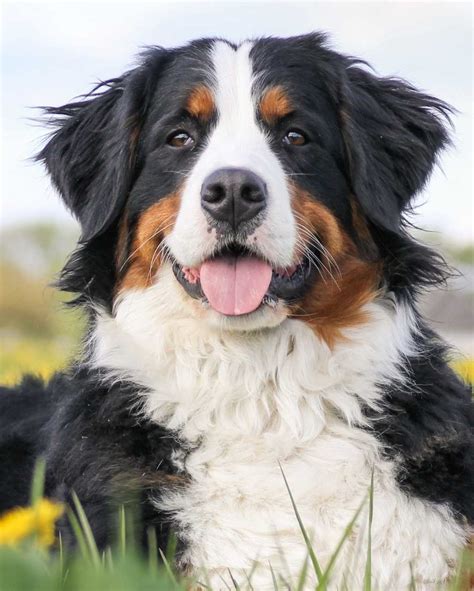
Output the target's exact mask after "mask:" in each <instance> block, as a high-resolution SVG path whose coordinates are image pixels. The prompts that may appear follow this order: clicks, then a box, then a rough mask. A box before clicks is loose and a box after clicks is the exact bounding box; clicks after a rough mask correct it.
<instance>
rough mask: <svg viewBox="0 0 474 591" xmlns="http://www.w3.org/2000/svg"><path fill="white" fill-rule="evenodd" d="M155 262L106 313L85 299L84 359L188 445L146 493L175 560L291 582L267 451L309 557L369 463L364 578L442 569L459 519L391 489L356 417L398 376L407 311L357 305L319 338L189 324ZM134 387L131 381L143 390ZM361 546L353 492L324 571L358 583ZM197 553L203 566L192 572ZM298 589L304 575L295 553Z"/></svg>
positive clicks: (291, 560)
mask: <svg viewBox="0 0 474 591" xmlns="http://www.w3.org/2000/svg"><path fill="white" fill-rule="evenodd" d="M188 299H189V298H188V296H186V295H185V294H184V291H183V290H182V288H181V287H180V286H179V285H178V283H177V282H176V280H175V278H174V276H173V273H172V271H171V269H170V268H169V267H168V266H167V265H165V266H163V267H162V269H161V270H160V272H159V275H158V278H157V281H156V284H155V285H153V286H152V287H150V288H148V289H146V290H144V291H134V292H133V291H130V292H127V293H125V294H122V296H121V297H120V299H119V301H118V302H117V304H116V309H115V315H114V317H112V316H109V315H108V314H106V313H105V312H100V313H99V315H98V318H97V325H96V329H95V333H94V340H93V343H92V351H93V354H92V360H91V363H92V364H93V365H94V366H96V367H100V368H105V369H106V372H107V376H108V377H107V379H131V380H133V381H134V382H136V383H137V384H138V385H140V386H142V387H143V395H142V400H141V405H142V412H144V413H145V414H146V415H147V416H148V417H149V418H151V419H152V420H154V421H156V422H157V423H159V424H160V425H164V426H165V427H168V428H170V429H174V430H176V431H177V432H178V433H179V435H180V437H181V438H182V439H183V440H185V441H187V442H188V444H189V447H190V452H189V453H188V454H187V455H182V456H180V457H178V456H177V457H175V458H174V460H175V462H176V465H177V466H180V467H182V468H184V469H185V470H186V472H187V473H188V474H189V475H190V476H191V479H192V480H191V484H190V485H189V486H188V487H187V488H186V489H185V490H184V491H182V492H176V493H174V494H170V495H169V496H166V497H165V498H164V499H160V500H158V499H156V501H155V502H156V505H157V507H159V508H160V509H162V510H163V509H165V510H168V511H170V512H171V513H173V515H174V517H175V519H176V521H177V523H178V526H180V528H181V531H182V532H184V535H185V536H186V539H187V542H188V546H187V550H186V554H185V556H184V558H183V560H184V561H185V562H187V563H188V564H190V565H191V566H192V569H193V571H194V572H195V573H197V574H198V575H200V576H201V577H202V580H203V581H204V582H209V583H210V584H211V585H212V588H213V589H227V588H233V584H232V581H231V579H230V575H229V569H230V571H231V572H232V575H233V577H234V578H235V580H236V581H237V582H238V583H239V584H240V586H241V587H240V588H242V589H245V588H246V573H247V574H248V573H249V572H250V571H251V570H252V568H253V565H254V562H255V561H256V562H257V565H256V567H255V570H254V573H253V577H252V585H253V588H254V589H256V590H259V591H264V590H266V589H273V583H272V577H271V570H270V568H269V565H270V564H271V566H272V568H273V571H274V572H275V573H276V576H277V578H278V577H280V578H281V579H282V580H284V581H287V582H288V583H289V584H290V585H292V587H294V585H295V582H296V580H297V579H298V574H299V572H300V569H301V568H302V565H303V563H304V560H305V558H306V554H307V553H306V548H305V544H304V541H303V538H302V535H301V532H300V530H299V526H298V523H297V520H296V517H295V514H294V512H293V509H292V506H291V503H290V499H289V495H288V493H287V491H286V488H285V485H284V482H283V478H282V475H281V472H280V467H279V464H281V466H282V468H283V470H284V472H285V474H286V477H287V479H288V482H289V485H290V488H291V490H292V493H293V496H294V498H295V501H296V504H297V507H298V509H299V512H300V514H301V517H302V519H303V522H304V523H305V525H306V527H307V529H308V532H309V533H310V535H311V537H312V540H313V545H314V549H315V552H316V554H317V556H318V559H319V561H320V562H321V564H322V565H323V567H324V566H325V565H326V564H327V562H328V560H329V558H330V556H331V554H332V553H333V551H334V550H335V547H336V545H337V543H338V541H339V539H340V538H341V536H342V534H343V531H344V528H345V526H346V525H347V524H348V523H349V521H350V520H351V518H352V517H353V515H354V514H355V512H356V510H357V508H358V507H359V506H360V505H361V504H362V503H363V502H364V498H366V495H367V492H368V489H369V484H370V479H371V474H372V470H373V476H374V520H373V526H372V547H373V555H372V573H373V578H374V581H373V587H372V588H374V589H378V590H390V591H392V590H398V589H400V590H401V589H406V588H408V585H409V583H410V578H411V574H410V570H411V569H412V571H413V573H414V576H415V580H416V583H417V589H426V590H427V589H434V588H435V586H436V583H439V582H440V581H443V580H445V579H446V578H447V577H448V575H449V574H450V566H451V565H452V563H453V562H454V561H455V559H456V556H457V552H458V550H459V549H460V547H461V545H462V543H463V535H464V533H463V531H462V529H461V527H460V526H458V525H457V524H456V522H455V521H454V519H453V518H452V516H451V515H450V512H449V511H448V509H447V508H446V507H443V506H435V505H431V504H429V503H427V502H423V501H421V500H418V499H416V498H412V497H408V496H406V495H405V494H403V493H402V492H401V491H400V490H399V488H398V486H397V484H396V482H395V478H394V471H395V468H396V466H395V464H394V463H393V462H389V461H387V460H385V459H383V458H382V457H381V454H380V447H379V444H378V442H377V440H376V439H375V437H373V436H372V435H371V434H370V433H369V432H368V431H364V430H363V429H361V426H362V425H363V424H364V416H363V413H362V410H361V404H362V403H365V404H368V405H371V406H377V405H378V404H379V403H380V390H379V387H378V386H377V385H376V384H381V385H382V386H383V384H384V383H385V382H386V381H387V380H394V379H395V380H396V379H401V377H400V372H399V369H398V368H399V364H400V363H403V355H406V354H408V353H410V352H413V343H412V337H411V334H412V332H413V331H414V330H416V327H415V326H414V320H413V317H412V315H411V313H410V311H409V310H408V309H406V308H404V307H402V306H395V305H394V304H390V303H389V302H388V301H387V302H377V303H372V304H369V305H368V306H367V312H369V314H370V321H369V322H367V324H366V325H365V326H361V327H359V328H357V329H350V330H347V331H346V334H345V336H346V337H347V339H346V340H344V341H341V342H340V343H339V344H338V345H336V346H335V348H334V349H333V350H330V349H329V348H328V346H327V345H326V344H325V343H324V342H322V341H321V340H319V339H318V338H317V337H316V336H315V334H314V333H313V332H312V331H311V330H310V328H309V327H308V326H307V325H306V324H305V323H304V322H302V321H299V320H290V319H287V320H284V321H283V322H281V323H280V324H279V325H278V326H276V327H272V328H267V329H262V330H258V331H253V332H251V331H249V332H246V333H242V332H232V331H225V330H222V329H218V328H215V327H213V326H212V325H210V324H209V323H206V322H202V318H201V317H200V316H199V310H198V311H197V312H196V311H195V310H193V309H192V307H190V306H189V303H188V302H187V300H188ZM145 389H146V390H145ZM366 547H367V505H366V504H365V505H364V509H363V510H362V512H361V514H360V517H359V519H358V522H357V525H356V528H355V530H354V532H353V534H352V535H351V536H350V537H349V539H348V540H347V542H346V544H345V545H344V546H343V549H342V551H341V554H340V556H339V558H338V560H337V562H336V564H335V567H334V572H333V577H332V580H331V581H332V582H331V585H332V587H333V588H342V586H343V580H344V577H345V576H347V577H348V584H347V585H348V586H347V588H348V589H360V588H362V583H363V573H364V567H365V559H366ZM201 567H203V568H204V569H205V571H204V570H201ZM309 573H310V574H309V576H308V581H307V584H306V586H305V589H314V584H315V576H314V574H313V572H312V568H311V566H310V567H309Z"/></svg>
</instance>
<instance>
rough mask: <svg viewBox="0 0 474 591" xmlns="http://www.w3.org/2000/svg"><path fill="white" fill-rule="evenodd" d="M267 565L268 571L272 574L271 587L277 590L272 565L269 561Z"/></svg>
mask: <svg viewBox="0 0 474 591" xmlns="http://www.w3.org/2000/svg"><path fill="white" fill-rule="evenodd" d="M268 566H269V567H270V572H271V574H272V581H273V589H274V590H275V591H278V583H277V580H276V577H275V572H274V571H273V567H272V565H271V563H268Z"/></svg>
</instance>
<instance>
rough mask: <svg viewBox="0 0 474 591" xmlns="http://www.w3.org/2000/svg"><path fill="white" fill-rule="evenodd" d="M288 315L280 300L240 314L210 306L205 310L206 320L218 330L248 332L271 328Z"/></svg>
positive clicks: (204, 316)
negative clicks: (231, 313) (218, 310)
mask: <svg viewBox="0 0 474 591" xmlns="http://www.w3.org/2000/svg"><path fill="white" fill-rule="evenodd" d="M287 316H288V309H287V307H286V306H285V305H284V304H283V303H282V302H278V304H277V305H276V306H275V307H272V308H270V307H268V306H266V305H262V306H260V307H259V308H258V309H257V310H255V311H254V312H250V313H249V314H241V315H239V316H227V315H225V314H221V313H220V312H216V311H215V310H213V309H212V308H210V307H207V308H206V309H205V311H204V314H203V318H204V319H205V322H207V323H208V324H209V326H212V327H213V328H216V329H218V330H225V331H236V332H246V331H247V332H248V331H255V330H263V329H270V328H274V327H276V326H278V325H280V324H281V323H282V322H283V321H284V320H285V319H286V318H287Z"/></svg>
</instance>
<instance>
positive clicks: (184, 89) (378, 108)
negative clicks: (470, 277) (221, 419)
mask: <svg viewBox="0 0 474 591" xmlns="http://www.w3.org/2000/svg"><path fill="white" fill-rule="evenodd" d="M448 111H449V109H448V107H447V106H446V105H445V104H444V103H442V102H440V101H438V100H436V99H434V98H432V97H430V96H427V95H425V94H422V93H420V92H418V91H417V90H415V89H414V88H413V87H411V86H409V85H408V84H407V83H405V82H403V81H400V80H395V79H388V78H378V77H376V76H374V75H373V74H372V73H370V72H369V71H368V70H367V69H366V68H364V67H363V66H362V65H361V64H360V63H359V62H357V61H356V60H354V59H352V58H348V57H345V56H342V55H340V54H338V53H335V52H333V51H331V50H330V49H328V48H327V47H326V46H325V43H324V37H323V36H322V35H319V34H313V35H307V36H302V37H295V38H290V39H274V38H270V39H261V40H257V41H254V42H246V43H243V44H242V45H240V46H238V47H237V46H235V45H232V44H231V43H228V42H226V41H223V40H201V41H197V42H194V43H192V44H190V45H188V46H186V47H184V48H180V49H175V50H166V49H161V48H153V49H150V50H149V51H147V53H146V54H145V55H144V56H143V57H142V61H141V64H140V65H139V66H138V67H137V68H136V69H134V70H132V71H130V72H128V73H126V74H125V75H123V76H121V77H120V78H117V79H114V80H111V81H109V82H107V83H105V85H102V87H101V89H100V90H99V91H97V92H96V93H95V94H92V95H90V96H88V97H86V98H85V99H84V100H83V101H79V102H76V103H71V104H69V105H65V106H63V107H60V108H55V109H50V110H49V113H50V114H51V115H52V116H53V117H54V120H55V122H56V124H57V129H56V131H55V132H54V134H53V136H52V137H51V139H50V140H49V142H48V144H47V145H46V146H45V148H44V149H43V150H42V152H41V154H40V158H41V159H42V160H44V162H45V163H46V166H47V168H48V170H49V172H50V174H51V176H52V179H53V182H54V184H55V186H56V187H57V188H58V190H59V192H60V194H61V195H62V197H63V199H64V201H65V202H66V204H67V205H68V207H69V208H70V209H71V210H72V212H73V213H74V214H75V215H76V216H77V217H78V219H79V221H80V223H81V227H82V237H81V245H80V248H79V250H78V251H76V254H75V255H74V256H73V258H72V259H71V261H70V262H69V264H68V265H67V267H66V270H65V274H64V277H63V284H64V285H65V288H66V289H69V290H71V291H78V292H80V294H81V295H82V299H83V301H92V302H100V303H101V304H102V305H106V306H108V307H109V308H110V309H113V304H114V302H115V301H116V300H117V299H120V298H121V297H123V295H124V294H127V293H128V292H129V291H136V290H147V289H153V288H154V287H156V285H157V284H159V282H160V281H166V282H168V283H169V282H170V280H171V279H170V278H172V284H173V286H174V288H175V289H176V291H175V295H176V298H178V299H179V302H180V305H181V306H183V307H184V308H186V311H187V312H186V313H189V314H193V315H195V316H198V317H199V318H202V319H203V321H204V322H207V323H211V324H214V325H217V326H220V327H222V328H225V329H255V328H261V327H268V326H274V325H276V324H278V323H280V322H282V321H283V320H284V319H285V318H287V317H301V318H303V319H306V320H307V321H308V322H310V323H311V324H312V325H313V326H314V328H315V329H317V330H318V331H319V332H320V333H321V334H322V335H323V336H324V337H325V338H326V339H327V340H331V339H333V338H334V337H335V336H337V334H338V332H339V331H340V330H341V329H342V328H344V327H345V326H348V325H351V324H354V323H357V322H360V321H361V319H362V318H363V313H362V309H363V307H364V303H366V302H368V301H370V300H372V299H373V298H375V297H376V296H377V294H379V293H380V291H381V290H386V289H390V290H395V291H396V290H397V289H398V290H399V292H400V293H403V292H404V290H405V291H406V290H407V289H408V287H409V286H410V285H411V284H414V283H423V281H425V282H426V281H429V278H430V277H432V276H433V275H436V270H435V265H434V264H433V262H432V258H430V255H429V254H426V252H425V253H424V254H420V251H416V252H417V253H418V254H417V255H415V254H414V252H415V250H414V249H413V248H410V247H409V245H410V244H412V243H411V242H410V241H409V239H408V237H407V235H406V233H405V231H404V229H403V213H404V212H405V211H406V210H407V208H408V207H409V205H410V201H411V199H412V198H413V196H414V195H415V194H416V193H417V192H418V191H419V190H420V189H421V188H422V187H423V186H424V184H425V182H426V180H427V178H428V176H429V174H430V172H431V170H432V167H433V165H434V163H435V159H436V156H437V153H438V151H439V150H440V149H441V148H442V147H443V146H444V145H445V144H446V143H447V141H448V138H447V133H446V130H445V127H444V125H443V122H442V119H443V118H444V117H445V116H446V115H447V113H448ZM410 273H411V274H412V276H411V277H409V278H407V274H410ZM414 273H415V274H416V275H417V276H416V277H415V276H414V275H413V274H414ZM427 278H428V279H427ZM168 292H169V290H168ZM168 292H167V293H168ZM157 293H158V292H157ZM169 297H173V296H172V295H170V296H169Z"/></svg>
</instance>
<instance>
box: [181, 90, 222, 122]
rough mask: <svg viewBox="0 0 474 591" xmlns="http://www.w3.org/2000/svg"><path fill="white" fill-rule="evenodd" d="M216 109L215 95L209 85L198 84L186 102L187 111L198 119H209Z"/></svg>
mask: <svg viewBox="0 0 474 591" xmlns="http://www.w3.org/2000/svg"><path fill="white" fill-rule="evenodd" d="M215 110H216V105H215V102H214V95H213V94H212V92H211V91H210V90H209V88H208V87H207V86H196V88H194V89H193V90H192V91H191V94H190V95H189V96H188V100H187V102H186V111H187V112H188V113H189V114H190V115H192V116H193V117H196V118H198V119H203V120H204V121H208V120H209V119H210V118H211V117H212V115H213V114H214V112H215Z"/></svg>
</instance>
